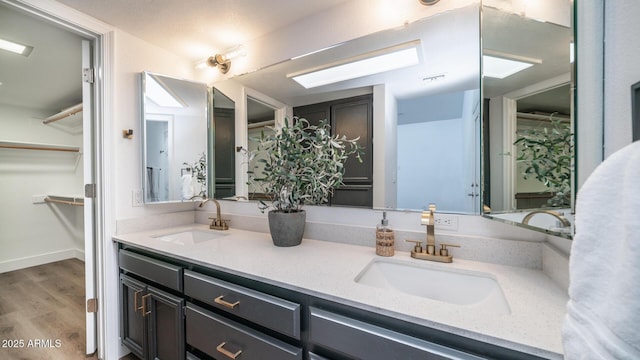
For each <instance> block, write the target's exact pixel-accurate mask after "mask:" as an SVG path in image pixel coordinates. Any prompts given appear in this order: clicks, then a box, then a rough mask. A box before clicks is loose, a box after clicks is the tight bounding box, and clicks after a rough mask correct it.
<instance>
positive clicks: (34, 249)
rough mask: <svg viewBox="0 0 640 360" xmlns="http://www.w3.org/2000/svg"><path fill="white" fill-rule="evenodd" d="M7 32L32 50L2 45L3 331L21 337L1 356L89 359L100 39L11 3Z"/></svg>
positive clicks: (1, 15)
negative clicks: (93, 80)
mask: <svg viewBox="0 0 640 360" xmlns="http://www.w3.org/2000/svg"><path fill="white" fill-rule="evenodd" d="M0 34H2V36H3V38H4V37H8V38H9V39H8V40H12V41H15V42H18V43H20V44H25V45H28V46H29V47H30V48H31V52H30V53H28V54H26V55H22V54H15V53H10V52H8V51H3V50H0V69H2V70H0V82H2V85H1V86H0V99H2V100H1V101H0V132H1V133H2V134H3V136H2V141H1V142H0V196H2V197H3V201H4V204H5V207H6V208H7V209H10V210H9V211H6V212H3V216H2V217H0V287H2V289H3V291H2V292H1V293H0V329H2V330H3V333H4V335H5V336H4V338H5V339H18V343H17V344H13V345H15V346H8V347H3V348H2V349H0V357H1V358H14V357H15V358H44V357H47V358H52V359H69V358H81V357H85V355H86V354H87V353H89V354H92V353H94V352H95V351H96V325H95V323H96V322H95V313H87V305H86V304H87V302H86V299H87V297H91V298H94V297H95V296H94V292H95V275H94V274H95V267H94V266H95V265H94V260H95V259H94V249H95V245H94V235H93V234H95V233H96V231H95V228H94V199H93V198H92V197H91V196H89V197H85V196H86V194H87V190H89V193H91V186H89V187H88V188H87V187H85V184H92V183H94V181H93V179H94V163H93V160H94V159H93V154H94V144H93V138H94V133H93V132H94V130H93V124H92V123H93V119H94V115H93V111H92V109H93V107H92V105H93V104H92V100H93V96H94V90H93V88H92V85H91V84H90V83H89V82H87V81H85V75H86V74H87V72H90V71H91V68H92V66H93V65H92V64H93V53H94V47H95V39H94V38H91V37H87V36H84V35H82V34H81V33H80V31H72V30H71V28H69V27H66V26H63V25H61V23H58V22H55V21H52V20H49V19H47V18H45V17H43V16H39V13H35V12H33V13H32V12H30V11H29V10H28V9H27V8H25V7H24V6H14V5H12V4H11V3H4V2H3V3H0ZM85 69H86V71H85ZM5 330H6V331H5ZM12 341H13V340H12ZM20 341H22V342H23V343H24V345H23V344H21V343H20ZM5 352H6V353H5ZM45 353H46V355H44V354H45Z"/></svg>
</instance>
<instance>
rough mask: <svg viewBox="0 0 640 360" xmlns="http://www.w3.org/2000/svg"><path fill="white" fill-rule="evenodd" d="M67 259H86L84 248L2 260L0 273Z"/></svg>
mask: <svg viewBox="0 0 640 360" xmlns="http://www.w3.org/2000/svg"><path fill="white" fill-rule="evenodd" d="M67 259H79V260H82V261H84V250H82V249H66V250H60V251H54V252H50V253H46V254H38V255H33V256H27V257H23V258H19V259H12V260H6V261H1V262H0V274H1V273H5V272H9V271H14V270H20V269H26V268H29V267H32V266H38V265H44V264H48V263H52V262H56V261H61V260H67Z"/></svg>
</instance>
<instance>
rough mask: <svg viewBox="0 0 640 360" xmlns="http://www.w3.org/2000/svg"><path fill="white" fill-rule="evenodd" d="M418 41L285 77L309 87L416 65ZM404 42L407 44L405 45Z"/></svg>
mask: <svg viewBox="0 0 640 360" xmlns="http://www.w3.org/2000/svg"><path fill="white" fill-rule="evenodd" d="M418 44H419V42H411V43H409V44H402V45H399V46H394V47H391V48H387V49H382V50H379V51H375V52H372V53H368V54H364V55H361V56H357V57H355V58H351V59H347V60H345V61H343V62H340V63H338V64H331V65H329V67H324V68H320V69H317V70H316V69H312V70H306V71H304V72H300V73H296V74H289V75H287V77H289V78H292V79H293V80H295V81H296V82H297V83H299V84H300V85H302V86H304V87H305V88H307V89H309V88H314V87H318V86H322V85H327V84H333V83H336V82H340V81H344V80H350V79H355V78H359V77H363V76H368V75H373V74H378V73H382V72H385V71H390V70H396V69H400V68H404V67H408V66H412V65H416V64H418V63H419V62H420V59H419V58H418V48H417V45H418ZM407 45H411V46H410V47H407Z"/></svg>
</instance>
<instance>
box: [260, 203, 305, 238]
mask: <svg viewBox="0 0 640 360" xmlns="http://www.w3.org/2000/svg"><path fill="white" fill-rule="evenodd" d="M306 218H307V213H306V212H305V211H304V210H300V211H297V212H291V213H285V212H279V211H275V210H272V211H269V231H270V232H271V239H272V240H273V244H274V245H275V246H296V245H300V242H302V234H304V222H305V220H306Z"/></svg>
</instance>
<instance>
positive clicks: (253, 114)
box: [247, 96, 276, 200]
mask: <svg viewBox="0 0 640 360" xmlns="http://www.w3.org/2000/svg"><path fill="white" fill-rule="evenodd" d="M275 118H276V112H275V109H274V108H272V107H271V106H270V105H268V104H266V103H264V102H262V101H260V100H258V99H255V98H252V97H251V96H247V134H248V137H249V139H248V140H249V141H248V151H249V153H252V154H256V156H255V157H253V158H252V159H251V162H250V163H249V169H252V171H253V172H254V174H255V175H254V176H255V177H258V178H259V177H261V175H260V174H261V173H262V168H263V166H264V165H263V163H262V162H260V161H259V159H260V158H261V153H259V152H257V150H258V139H260V138H261V137H262V135H263V134H264V136H268V135H270V134H271V133H273V127H275V125H276V121H275ZM248 186H249V200H264V199H267V197H266V196H265V194H262V193H261V192H260V187H259V186H257V184H255V183H253V182H249V185H248Z"/></svg>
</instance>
